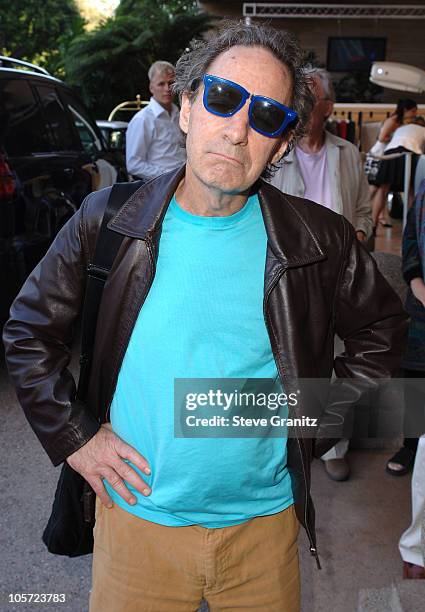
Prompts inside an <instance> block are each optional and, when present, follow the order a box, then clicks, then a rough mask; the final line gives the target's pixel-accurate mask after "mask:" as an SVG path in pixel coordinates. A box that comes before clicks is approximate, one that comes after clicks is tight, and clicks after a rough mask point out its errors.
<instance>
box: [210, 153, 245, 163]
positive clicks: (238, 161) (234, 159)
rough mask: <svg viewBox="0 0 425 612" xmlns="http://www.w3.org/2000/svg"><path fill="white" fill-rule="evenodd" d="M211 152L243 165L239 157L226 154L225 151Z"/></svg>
mask: <svg viewBox="0 0 425 612" xmlns="http://www.w3.org/2000/svg"><path fill="white" fill-rule="evenodd" d="M211 153H212V154H213V155H218V157H223V158H224V159H227V160H228V161H230V162H233V163H234V164H238V165H239V166H242V165H243V164H242V162H241V161H240V160H239V159H237V158H236V157H232V156H230V155H226V154H225V153H217V152H216V151H211Z"/></svg>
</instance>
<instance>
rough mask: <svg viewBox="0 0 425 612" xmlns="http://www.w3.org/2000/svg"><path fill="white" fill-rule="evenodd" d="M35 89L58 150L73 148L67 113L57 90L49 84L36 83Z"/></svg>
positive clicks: (73, 142) (71, 149) (72, 137)
mask: <svg viewBox="0 0 425 612" xmlns="http://www.w3.org/2000/svg"><path fill="white" fill-rule="evenodd" d="M37 91H38V93H39V95H40V98H41V103H42V105H43V108H44V110H45V116H46V118H47V120H48V122H49V124H50V127H51V130H52V133H53V137H54V140H55V144H56V148H57V150H58V151H73V150H75V140H74V135H73V133H72V128H71V125H70V123H69V119H68V114H67V112H66V110H65V107H64V105H63V104H62V101H61V100H60V99H59V96H58V94H57V91H56V89H55V88H54V87H52V86H51V85H37Z"/></svg>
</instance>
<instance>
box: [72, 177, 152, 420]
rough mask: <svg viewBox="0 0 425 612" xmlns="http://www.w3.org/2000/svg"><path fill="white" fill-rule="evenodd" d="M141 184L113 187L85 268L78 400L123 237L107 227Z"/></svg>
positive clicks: (84, 391) (84, 394)
mask: <svg viewBox="0 0 425 612" xmlns="http://www.w3.org/2000/svg"><path fill="white" fill-rule="evenodd" d="M141 185H142V181H134V182H132V183H116V184H115V185H113V187H112V189H111V193H110V194H109V198H108V202H107V204H106V208H105V212H104V213H103V219H102V223H101V226H100V229H99V234H98V236H97V241H96V247H95V251H94V256H93V261H92V263H90V264H89V266H88V268H87V284H86V293H85V297H84V305H83V315H82V323H81V355H80V377H79V380H78V388H77V399H78V400H81V401H83V400H85V398H86V397H87V390H88V382H89V376H90V365H91V358H92V353H93V346H94V338H95V333H96V323H97V314H98V311H99V306H100V302H101V300H102V294H103V288H104V285H105V282H106V280H107V278H108V274H109V271H110V269H111V267H112V264H113V263H114V259H115V257H116V255H117V253H118V249H119V248H120V246H121V243H122V241H123V238H124V236H122V235H121V234H118V233H117V232H113V231H111V230H109V229H108V227H107V225H108V223H109V221H110V220H111V219H112V217H114V216H115V215H116V213H117V212H118V210H119V209H120V208H121V206H122V205H123V204H124V203H125V202H126V201H127V200H128V198H129V197H130V196H131V195H133V193H134V192H135V191H137V189H139V187H141ZM96 416H98V415H96Z"/></svg>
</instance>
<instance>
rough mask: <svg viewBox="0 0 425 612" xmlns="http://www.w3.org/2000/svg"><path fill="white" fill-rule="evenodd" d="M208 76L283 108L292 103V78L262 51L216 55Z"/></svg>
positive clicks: (245, 49)
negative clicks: (281, 103) (236, 85)
mask: <svg viewBox="0 0 425 612" xmlns="http://www.w3.org/2000/svg"><path fill="white" fill-rule="evenodd" d="M207 72H208V73H209V74H213V75H215V76H218V77H221V78H224V79H228V80H230V81H233V82H235V83H238V84H239V85H241V86H242V87H244V88H245V89H246V90H247V91H249V92H250V93H254V94H257V95H263V96H267V97H269V98H274V99H275V100H279V101H280V102H283V103H284V104H286V103H288V101H289V100H291V99H292V88H293V84H292V78H291V75H290V72H289V69H288V67H287V66H286V64H285V63H284V62H283V61H281V60H280V59H278V58H277V57H276V56H275V55H274V54H273V53H272V52H271V51H270V50H268V49H266V48H264V47H257V46H251V47H244V46H242V45H240V46H235V47H231V48H230V49H227V50H226V51H223V52H222V53H220V55H218V56H217V57H216V58H215V59H214V60H213V61H212V62H211V64H210V65H209V66H208V68H207Z"/></svg>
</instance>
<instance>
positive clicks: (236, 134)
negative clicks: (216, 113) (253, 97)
mask: <svg viewBox="0 0 425 612" xmlns="http://www.w3.org/2000/svg"><path fill="white" fill-rule="evenodd" d="M248 111H249V100H247V101H246V103H245V104H244V105H243V107H242V108H241V109H240V110H239V111H238V112H237V113H235V114H234V115H232V116H231V117H227V118H226V119H225V121H226V131H225V135H226V137H227V138H228V139H229V141H230V142H231V143H232V144H233V145H236V144H246V143H247V141H248V131H249V116H248Z"/></svg>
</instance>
